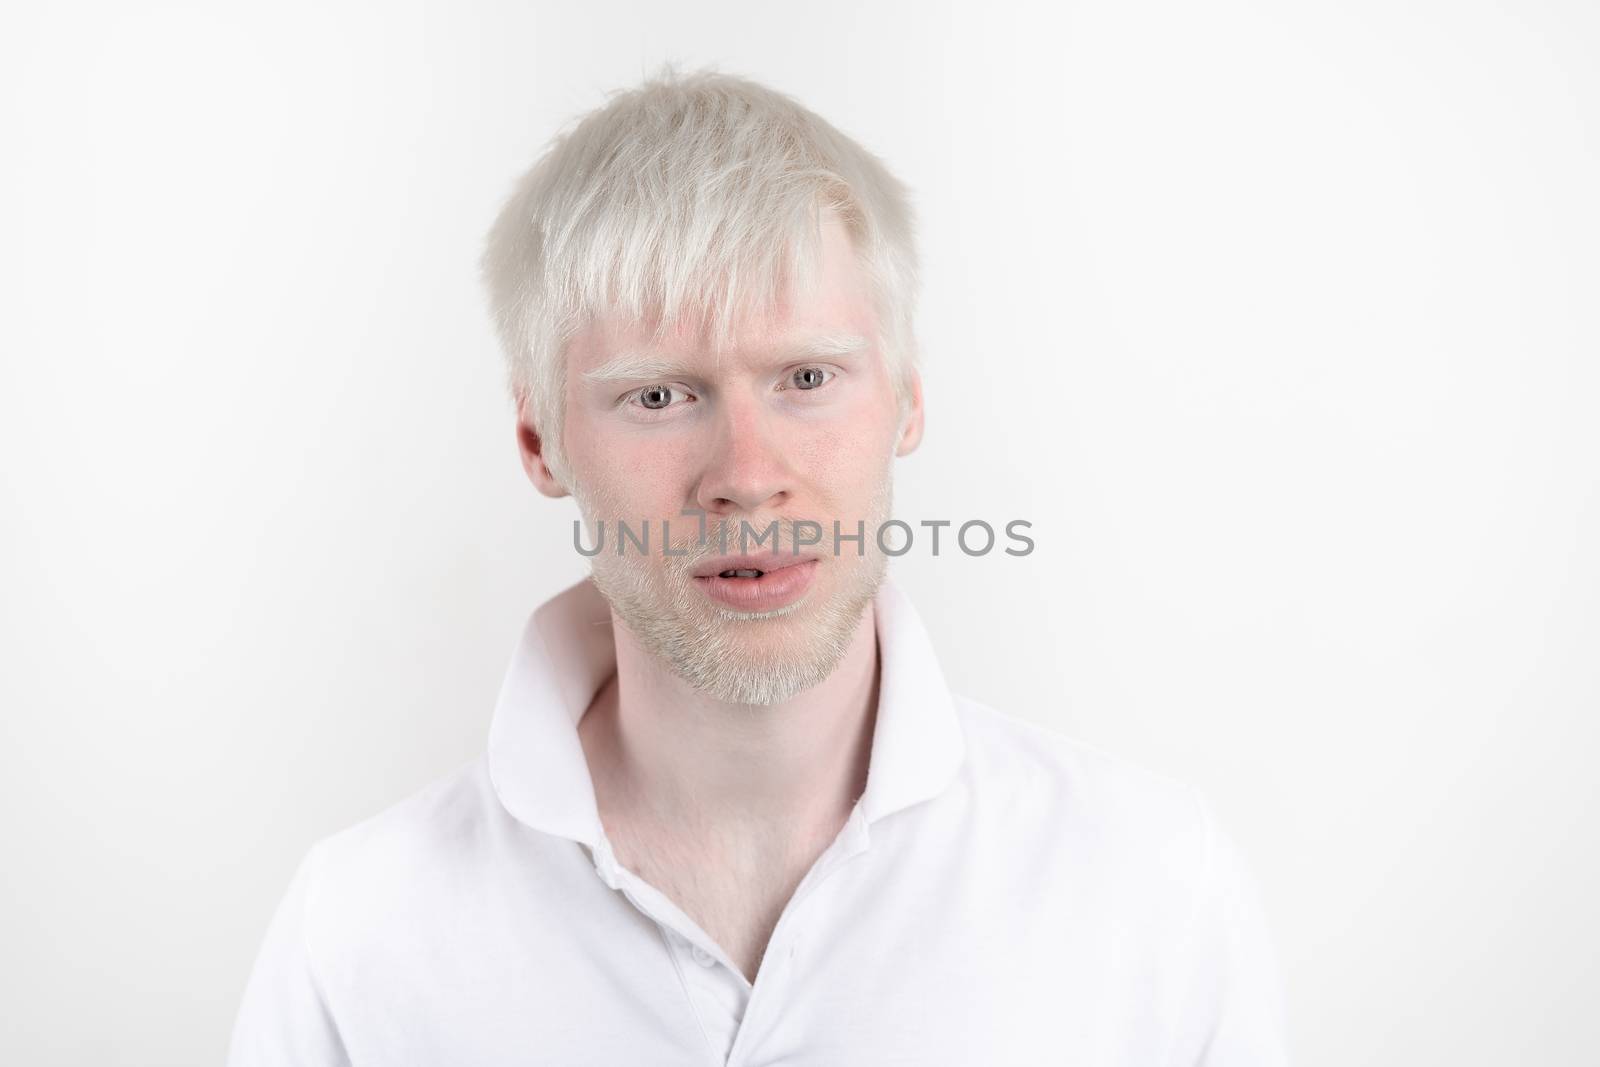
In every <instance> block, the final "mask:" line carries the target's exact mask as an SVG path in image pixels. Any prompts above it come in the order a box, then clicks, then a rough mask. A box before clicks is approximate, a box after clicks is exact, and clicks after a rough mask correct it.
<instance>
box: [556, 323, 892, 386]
mask: <svg viewBox="0 0 1600 1067" xmlns="http://www.w3.org/2000/svg"><path fill="white" fill-rule="evenodd" d="M869 343H870V342H868V340H867V339H866V338H865V337H861V336H859V335H857V334H848V333H835V334H822V335H819V336H816V337H807V338H805V339H804V340H802V341H797V342H795V343H794V344H792V345H786V346H784V347H783V348H781V349H780V350H779V351H778V358H779V359H780V360H782V361H783V362H785V363H788V362H795V361H802V360H807V359H827V358H829V357H838V356H848V355H852V354H854V353H856V352H860V351H862V350H863V349H865V348H866V347H867V346H868V345H869ZM693 374H694V372H693V370H692V369H691V368H689V367H687V366H685V365H684V364H682V363H679V362H677V361H674V360H671V359H666V358H663V357H662V356H659V355H656V354H655V353H653V352H621V353H618V354H617V355H615V356H613V357H612V358H610V359H608V360H606V361H605V362H604V363H602V364H600V366H598V367H596V368H595V369H594V370H591V371H585V372H584V375H583V380H584V381H586V382H588V383H590V384H591V385H611V384H614V383H616V382H637V381H655V380H660V379H665V378H687V377H692V376H693Z"/></svg>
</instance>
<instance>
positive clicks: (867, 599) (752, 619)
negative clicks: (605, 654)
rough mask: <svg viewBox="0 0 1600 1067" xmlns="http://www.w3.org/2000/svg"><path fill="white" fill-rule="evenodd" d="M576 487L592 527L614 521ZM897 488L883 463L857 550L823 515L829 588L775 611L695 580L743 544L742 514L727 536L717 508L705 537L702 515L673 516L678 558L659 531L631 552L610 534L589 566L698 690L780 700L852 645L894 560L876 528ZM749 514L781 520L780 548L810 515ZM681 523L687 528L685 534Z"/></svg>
mask: <svg viewBox="0 0 1600 1067" xmlns="http://www.w3.org/2000/svg"><path fill="white" fill-rule="evenodd" d="M574 496H576V497H577V499H578V507H579V509H580V510H581V511H582V512H583V515H584V519H585V521H586V522H587V523H588V524H589V526H590V527H591V529H598V527H597V526H596V519H597V518H600V517H606V518H608V519H610V521H608V522H607V525H610V526H613V528H615V521H616V520H615V518H614V516H616V515H617V512H615V511H614V510H612V511H611V512H610V513H609V515H607V514H606V513H605V512H604V511H602V512H601V514H600V515H596V513H595V510H594V508H592V507H591V506H590V505H591V504H595V503H597V502H596V501H593V500H590V499H586V498H585V497H584V496H582V495H579V494H576V493H575V494H574ZM891 496H892V488H891V484H890V478H889V474H888V472H887V471H885V474H884V477H883V479H882V480H881V481H880V482H879V491H878V492H877V493H876V494H875V495H874V497H873V500H872V503H871V505H870V506H869V511H870V512H871V514H868V515H865V516H863V517H862V518H863V520H864V525H863V528H862V532H863V534H864V536H863V537H862V541H861V545H862V549H861V554H860V555H858V554H857V553H856V552H855V551H853V549H854V548H855V542H854V541H853V540H852V541H848V542H845V544H847V545H849V546H850V548H851V549H852V550H851V551H849V552H848V553H845V552H842V551H841V550H840V549H839V546H838V544H837V543H836V542H834V540H833V538H832V533H833V523H832V521H828V522H823V521H821V520H816V525H818V526H821V527H822V529H823V534H822V540H821V541H820V542H819V543H818V544H817V545H815V546H813V547H814V548H815V550H816V551H817V554H818V555H819V556H820V557H822V558H821V560H819V562H818V563H817V564H816V566H817V567H818V572H817V574H816V579H817V581H818V586H819V587H820V586H821V585H823V584H826V585H828V586H830V587H831V588H828V589H826V590H823V589H822V588H819V587H814V592H813V593H812V595H810V596H807V597H803V598H802V599H801V600H800V601H798V602H797V603H795V604H791V605H788V606H786V607H783V608H779V609H777V610H775V611H766V612H741V611H735V610H733V609H731V608H727V607H723V606H720V605H718V604H716V603H714V602H713V601H712V600H711V599H710V598H708V597H707V596H706V595H705V594H704V593H702V592H701V591H700V590H699V589H698V588H696V587H695V581H696V579H695V577H694V570H695V567H696V565H697V564H699V563H700V562H702V561H704V560H705V559H708V558H710V557H712V556H715V555H721V554H725V553H728V552H739V551H742V550H743V546H742V545H741V544H740V538H739V534H740V523H741V521H743V520H741V519H738V518H735V519H730V520H728V524H727V539H726V541H723V540H722V539H721V538H719V536H718V533H719V530H718V526H717V522H716V520H714V519H712V518H710V517H707V519H706V525H705V538H704V540H703V541H702V540H701V539H700V526H699V520H698V519H697V518H696V517H695V516H693V515H690V516H686V517H682V518H681V519H679V520H678V521H677V522H674V523H673V526H674V527H675V529H674V534H673V540H674V547H673V552H674V553H676V552H678V551H680V550H682V551H685V552H686V554H685V555H683V556H681V557H680V556H677V555H672V556H665V555H664V554H663V552H662V551H661V546H660V545H659V543H658V542H657V540H656V538H655V536H654V535H653V536H652V538H651V545H652V550H651V551H650V552H645V551H641V550H638V548H637V546H636V545H631V546H629V547H630V548H632V549H634V551H632V552H630V553H627V554H619V553H618V552H617V549H616V547H615V543H613V545H612V546H608V547H606V548H603V549H602V550H601V551H600V552H599V553H597V554H596V555H594V556H593V557H591V558H590V560H589V563H590V570H591V574H592V577H593V580H594V584H595V586H596V588H598V589H599V590H600V592H601V594H602V595H604V596H605V598H606V600H607V601H608V602H609V603H610V605H611V609H612V611H613V612H614V613H615V614H616V616H617V618H619V619H621V620H622V623H623V625H625V626H627V628H628V630H629V631H630V632H631V633H632V634H633V636H634V637H635V639H637V641H638V642H639V644H640V646H641V647H642V648H644V649H645V651H647V652H649V653H650V654H652V655H654V656H655V657H656V658H657V659H659V660H661V661H662V662H663V663H665V664H666V665H667V666H668V667H669V668H671V670H672V671H673V672H674V673H675V674H677V675H678V676H679V677H680V678H682V679H683V680H684V681H686V682H688V683H689V684H690V685H691V686H693V687H694V688H695V689H697V690H699V691H700V692H702V693H705V694H706V695H707V696H710V697H712V698H714V699H716V700H720V701H724V702H726V703H730V704H749V705H763V706H764V705H770V704H777V703H779V702H781V701H784V700H788V699H789V698H790V697H793V696H794V695H795V694H797V693H801V692H803V691H805V690H807V689H810V688H811V687H812V686H815V685H817V684H818V683H819V682H821V681H823V680H824V679H825V678H827V677H828V676H829V675H830V674H832V673H833V672H834V670H835V669H836V668H837V667H838V665H839V662H840V661H841V660H842V659H843V658H844V655H845V653H846V652H847V651H848V650H849V647H850V642H851V639H852V638H853V636H854V635H855V632H856V628H857V626H858V625H859V624H860V622H861V617H862V613H863V612H865V611H866V609H867V607H868V606H869V605H870V604H871V603H872V601H873V598H874V597H875V596H876V595H877V592H878V587H879V585H880V584H881V583H882V582H883V577H884V572H885V569H886V567H887V563H888V561H887V559H886V558H885V556H884V555H883V553H882V552H881V551H880V550H879V549H878V545H877V536H876V535H877V531H878V528H879V526H880V524H881V523H882V522H883V521H884V520H885V519H887V518H888V517H889V509H890V506H891ZM602 507H603V505H602ZM748 521H749V525H750V527H751V529H752V530H753V531H755V532H759V533H762V534H765V533H766V531H767V529H768V525H769V524H770V523H775V524H776V527H777V533H778V542H777V549H776V550H777V551H779V552H790V551H793V550H794V545H795V540H794V536H795V525H796V522H797V521H803V520H793V519H783V518H775V519H769V520H767V522H765V523H763V522H760V521H757V520H756V519H750V520H748ZM678 522H681V523H682V526H681V527H679V526H678ZM652 525H659V524H656V523H653V524H652ZM839 525H840V529H841V532H842V533H844V534H846V535H849V536H852V537H853V536H854V532H855V524H854V523H853V522H847V521H845V520H841V521H840V524H839ZM680 529H687V530H688V531H689V534H688V536H687V537H686V538H685V537H683V536H682V535H681V534H680V533H679V530H680ZM659 532H660V531H657V533H659ZM765 544H766V542H765V541H764V542H763V545H765ZM819 596H820V599H818V597H819ZM774 630H776V631H777V632H773V631H774Z"/></svg>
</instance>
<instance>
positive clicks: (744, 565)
mask: <svg viewBox="0 0 1600 1067" xmlns="http://www.w3.org/2000/svg"><path fill="white" fill-rule="evenodd" d="M816 558H817V557H816V556H815V555H813V554H811V553H806V552H802V553H800V554H799V555H795V554H794V553H793V552H756V553H750V554H746V555H742V556H717V557H715V558H713V559H708V560H706V561H705V562H704V563H702V564H700V565H699V566H697V567H695V569H694V576H695V577H696V578H713V577H715V576H717V575H719V574H721V573H722V572H723V571H763V572H765V571H781V570H782V569H783V568H785V567H793V566H794V565H795V564H797V563H809V562H811V561H812V560H814V559H816Z"/></svg>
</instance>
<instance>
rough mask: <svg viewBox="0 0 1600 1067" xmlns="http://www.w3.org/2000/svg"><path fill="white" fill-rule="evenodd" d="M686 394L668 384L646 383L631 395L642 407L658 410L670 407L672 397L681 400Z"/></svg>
mask: <svg viewBox="0 0 1600 1067" xmlns="http://www.w3.org/2000/svg"><path fill="white" fill-rule="evenodd" d="M687 396H688V394H687V393H685V392H683V391H682V390H681V389H674V388H673V387H672V386H670V385H647V386H645V387H644V388H643V389H640V390H639V391H638V392H637V393H635V394H634V395H633V400H634V401H635V402H637V403H638V405H639V406H640V407H642V408H648V409H649V410H651V411H660V410H661V409H662V408H665V407H670V406H671V404H672V402H673V400H674V398H676V399H679V400H682V399H684V398H685V397H687Z"/></svg>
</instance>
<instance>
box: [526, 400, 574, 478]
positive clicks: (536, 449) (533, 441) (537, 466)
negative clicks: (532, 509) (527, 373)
mask: <svg viewBox="0 0 1600 1067" xmlns="http://www.w3.org/2000/svg"><path fill="white" fill-rule="evenodd" d="M530 407H531V405H530V404H529V403H528V394H527V393H525V392H519V393H518V394H517V451H518V452H519V453H520V454H521V455H522V469H523V470H524V471H526V472H527V474H528V481H530V482H532V483H533V486H534V488H535V489H537V490H539V492H541V493H543V494H544V495H545V496H550V497H562V496H566V495H567V487H566V486H564V485H562V484H561V483H560V482H559V481H557V480H556V476H555V475H554V474H552V473H550V465H549V464H547V463H546V462H545V458H544V439H543V438H542V437H540V436H539V431H538V430H536V429H535V428H534V425H533V414H532V412H531V411H530V410H529V409H530Z"/></svg>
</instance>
